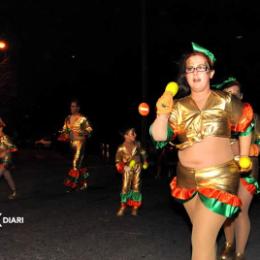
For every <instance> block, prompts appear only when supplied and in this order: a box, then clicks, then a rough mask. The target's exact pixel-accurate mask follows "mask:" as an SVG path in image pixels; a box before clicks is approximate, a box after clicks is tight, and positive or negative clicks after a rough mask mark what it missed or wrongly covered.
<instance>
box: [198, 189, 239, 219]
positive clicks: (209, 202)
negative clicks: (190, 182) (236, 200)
mask: <svg viewBox="0 0 260 260" xmlns="http://www.w3.org/2000/svg"><path fill="white" fill-rule="evenodd" d="M198 194H199V197H200V199H201V201H202V203H203V204H204V205H205V207H206V208H208V209H209V210H211V211H213V212H215V213H218V214H220V215H223V216H225V217H227V218H230V217H233V216H234V215H235V214H237V213H238V212H239V211H240V208H239V207H235V206H231V205H229V204H225V203H223V202H221V201H219V200H217V199H214V198H208V197H205V196H204V195H202V194H200V193H198Z"/></svg>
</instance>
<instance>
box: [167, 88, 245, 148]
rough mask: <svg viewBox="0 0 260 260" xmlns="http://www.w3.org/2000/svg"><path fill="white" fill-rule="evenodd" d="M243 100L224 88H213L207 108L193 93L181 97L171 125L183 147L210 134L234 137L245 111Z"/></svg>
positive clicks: (170, 120)
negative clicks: (235, 127)
mask: <svg viewBox="0 0 260 260" xmlns="http://www.w3.org/2000/svg"><path fill="white" fill-rule="evenodd" d="M242 108H243V103H242V102H241V101H240V100H239V99H238V98H236V97H235V96H233V95H231V94H230V93H226V92H223V91H211V93H210V95H209V97H208V99H207V102H206V104H205V106H204V107H203V109H199V108H198V106H197V105H196V103H195V101H194V100H193V99H192V97H191V95H189V96H187V97H184V98H181V99H178V100H176V101H175V103H174V108H173V110H172V113H171V115H170V118H169V125H170V127H171V128H172V129H173V131H174V133H176V134H177V135H178V139H179V141H180V144H176V147H177V148H179V149H184V148H186V147H189V146H191V145H192V144H193V143H195V142H200V141H201V140H202V139H203V138H204V137H206V136H216V137H226V138H230V136H231V125H236V124H237V123H238V121H239V118H240V116H241V114H242Z"/></svg>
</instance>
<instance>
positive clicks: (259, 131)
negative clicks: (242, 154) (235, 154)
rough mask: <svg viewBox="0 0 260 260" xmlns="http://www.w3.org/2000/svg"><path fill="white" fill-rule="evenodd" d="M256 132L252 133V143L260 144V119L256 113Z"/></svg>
mask: <svg viewBox="0 0 260 260" xmlns="http://www.w3.org/2000/svg"><path fill="white" fill-rule="evenodd" d="M254 123H255V125H254V131H253V132H252V141H251V142H252V143H257V144H259V143H260V119H259V116H258V114H256V113H254Z"/></svg>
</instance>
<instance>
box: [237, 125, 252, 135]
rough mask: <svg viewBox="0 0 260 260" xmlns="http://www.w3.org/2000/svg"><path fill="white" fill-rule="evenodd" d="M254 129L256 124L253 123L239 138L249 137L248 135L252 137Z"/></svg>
mask: <svg viewBox="0 0 260 260" xmlns="http://www.w3.org/2000/svg"><path fill="white" fill-rule="evenodd" d="M254 127H255V123H254V122H251V124H250V125H249V126H248V127H247V129H246V130H245V131H244V132H241V133H240V134H239V136H248V135H250V134H251V133H252V132H253V130H254Z"/></svg>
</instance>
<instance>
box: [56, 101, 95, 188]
mask: <svg viewBox="0 0 260 260" xmlns="http://www.w3.org/2000/svg"><path fill="white" fill-rule="evenodd" d="M70 111H71V114H70V115H69V116H67V117H66V119H65V122H64V125H63V128H62V131H61V135H60V136H59V140H60V141H69V142H70V146H71V150H72V151H73V160H72V168H71V169H70V171H69V173H68V176H67V177H66V179H65V181H64V185H65V186H66V187H68V188H69V190H68V191H71V190H75V189H77V188H79V189H80V190H84V189H86V188H87V178H88V175H89V174H88V171H87V168H85V167H83V160H84V152H85V143H86V139H87V138H89V137H90V134H91V132H92V130H93V129H92V127H91V126H90V123H89V121H88V119H87V118H86V117H85V116H83V115H82V114H81V113H80V112H79V111H80V105H79V102H78V100H72V101H71V104H70Z"/></svg>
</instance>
